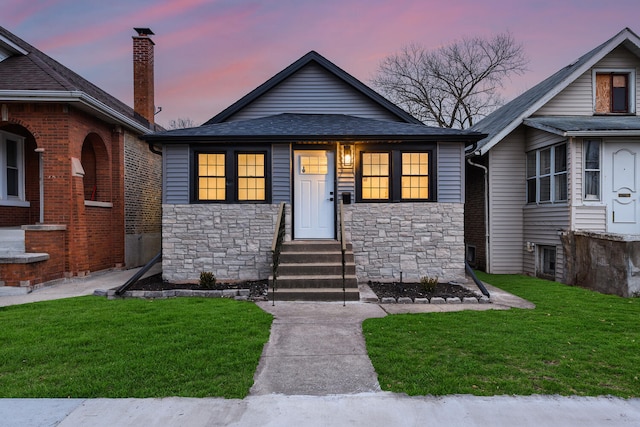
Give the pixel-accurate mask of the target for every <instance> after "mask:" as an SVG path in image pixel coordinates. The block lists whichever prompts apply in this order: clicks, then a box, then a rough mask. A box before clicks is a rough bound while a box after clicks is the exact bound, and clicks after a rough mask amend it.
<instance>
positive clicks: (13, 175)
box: [7, 168, 19, 197]
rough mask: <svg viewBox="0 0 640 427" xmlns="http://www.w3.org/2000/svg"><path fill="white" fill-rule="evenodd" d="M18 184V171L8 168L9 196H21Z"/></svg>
mask: <svg viewBox="0 0 640 427" xmlns="http://www.w3.org/2000/svg"><path fill="white" fill-rule="evenodd" d="M18 182H19V180H18V169H9V168H7V196H16V197H17V196H19V194H18Z"/></svg>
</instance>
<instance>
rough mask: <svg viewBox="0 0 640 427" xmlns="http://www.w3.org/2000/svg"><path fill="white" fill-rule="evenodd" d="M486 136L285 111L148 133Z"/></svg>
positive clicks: (304, 137) (259, 137) (216, 138)
mask: <svg viewBox="0 0 640 427" xmlns="http://www.w3.org/2000/svg"><path fill="white" fill-rule="evenodd" d="M484 136H485V135H483V134H481V133H477V132H471V131H469V130H459V129H445V128H437V127H431V126H426V125H424V124H416V123H403V122H394V121H387V120H375V119H365V118H362V117H354V116H348V115H344V114H293V113H283V114H276V115H273V116H267V117H261V118H257V119H251V120H240V121H233V122H223V123H213V124H205V125H202V126H198V127H193V128H187V129H175V130H170V131H165V132H158V133H155V134H152V135H146V136H145V137H144V139H146V140H148V141H162V142H164V143H191V142H198V141H200V142H227V143H228V142H242V141H251V142H258V141H269V142H273V141H277V142H290V141H354V140H357V141H390V140H401V141H411V140H414V141H440V142H443V141H456V142H466V143H472V142H475V141H477V140H479V139H480V138H483V137H484Z"/></svg>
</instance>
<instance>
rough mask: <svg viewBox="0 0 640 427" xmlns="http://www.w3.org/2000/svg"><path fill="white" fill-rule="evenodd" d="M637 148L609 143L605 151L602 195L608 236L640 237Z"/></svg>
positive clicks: (625, 144) (638, 150) (639, 182)
mask: <svg viewBox="0 0 640 427" xmlns="http://www.w3.org/2000/svg"><path fill="white" fill-rule="evenodd" d="M638 147H639V146H638V144H632V143H614V144H611V143H609V144H605V147H604V171H603V172H604V177H603V195H604V200H605V203H606V204H607V231H608V232H610V233H621V234H640V222H639V218H638V204H639V202H640V200H639V197H640V193H639V192H638V190H639V188H640V185H639V184H640V167H639V166H640V164H639V162H640V149H639V148H638Z"/></svg>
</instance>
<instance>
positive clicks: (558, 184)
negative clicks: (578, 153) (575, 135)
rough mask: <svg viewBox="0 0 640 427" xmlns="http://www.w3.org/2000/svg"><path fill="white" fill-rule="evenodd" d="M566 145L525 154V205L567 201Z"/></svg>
mask: <svg viewBox="0 0 640 427" xmlns="http://www.w3.org/2000/svg"><path fill="white" fill-rule="evenodd" d="M567 193H568V190H567V144H566V143H562V144H559V145H554V146H552V147H547V148H544V149H540V150H535V151H530V152H528V153H527V203H557V202H565V201H566V200H567Z"/></svg>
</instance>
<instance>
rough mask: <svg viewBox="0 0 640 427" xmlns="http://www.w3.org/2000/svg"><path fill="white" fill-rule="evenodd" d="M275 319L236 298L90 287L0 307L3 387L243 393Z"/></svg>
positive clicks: (133, 393) (0, 392)
mask: <svg viewBox="0 0 640 427" xmlns="http://www.w3.org/2000/svg"><path fill="white" fill-rule="evenodd" d="M271 321H272V316H271V315H269V314H267V313H265V312H263V311H262V310H260V309H259V308H258V307H257V306H256V305H254V304H252V303H247V302H239V301H233V300H227V299H205V298H173V299H162V300H160V299H159V300H140V299H125V300H113V301H109V300H107V299H106V298H96V297H82V298H73V299H65V300H58V301H49V302H40V303H34V304H27V305H21V306H13V307H4V308H0V325H1V328H0V397H34V398H35V397H74V398H80V397H82V398H91V397H109V398H118V397H165V396H190V397H205V396H220V397H226V398H242V397H244V396H246V395H247V394H248V392H249V388H250V387H251V385H252V384H253V375H254V373H255V370H256V367H257V365H258V361H259V359H260V355H261V353H262V348H263V346H264V344H265V343H266V341H267V340H268V338H269V330H270V326H271Z"/></svg>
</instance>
